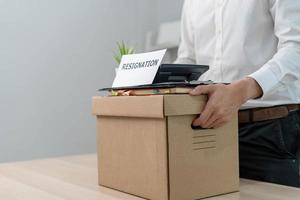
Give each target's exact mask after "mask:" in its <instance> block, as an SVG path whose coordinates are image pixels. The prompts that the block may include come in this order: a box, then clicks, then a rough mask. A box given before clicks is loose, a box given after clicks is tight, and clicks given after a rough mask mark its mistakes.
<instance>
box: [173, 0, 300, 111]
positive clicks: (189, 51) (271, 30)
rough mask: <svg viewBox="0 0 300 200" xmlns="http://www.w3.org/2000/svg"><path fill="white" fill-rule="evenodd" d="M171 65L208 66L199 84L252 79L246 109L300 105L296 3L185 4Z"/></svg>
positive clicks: (299, 0)
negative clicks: (257, 90)
mask: <svg viewBox="0 0 300 200" xmlns="http://www.w3.org/2000/svg"><path fill="white" fill-rule="evenodd" d="M181 30H182V31H181V32H182V33H181V44H180V47H179V51H178V59H177V61H176V63H185V64H187V63H189V64H206V65H209V66H210V69H209V71H207V72H206V73H205V74H204V75H203V76H202V77H201V78H200V80H213V81H215V82H228V83H230V82H232V81H234V80H238V79H241V78H243V77H246V76H250V77H252V78H254V79H255V80H256V81H257V82H258V84H259V85H260V86H261V88H262V90H263V96H262V97H261V98H259V99H256V100H250V101H248V102H247V103H246V105H244V106H243V107H244V108H248V107H268V106H274V105H283V104H293V103H300V0H185V3H184V7H183V14H182V26H181Z"/></svg>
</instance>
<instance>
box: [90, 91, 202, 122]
mask: <svg viewBox="0 0 300 200" xmlns="http://www.w3.org/2000/svg"><path fill="white" fill-rule="evenodd" d="M206 100H207V97H206V96H190V95H186V94H174V95H152V96H118V97H99V96H98V97H93V114H94V115H100V116H119V117H122V116H123V117H147V118H164V117H165V116H176V115H192V114H199V113H201V111H202V110H203V107H204V105H205V102H206Z"/></svg>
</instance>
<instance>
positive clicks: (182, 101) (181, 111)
mask: <svg viewBox="0 0 300 200" xmlns="http://www.w3.org/2000/svg"><path fill="white" fill-rule="evenodd" d="M206 102H207V96H205V95H201V96H190V95H187V94H183V95H178V94H176V95H165V96H164V115H165V116H177V115H196V114H199V113H201V112H202V110H203V109H204V106H205V104H206Z"/></svg>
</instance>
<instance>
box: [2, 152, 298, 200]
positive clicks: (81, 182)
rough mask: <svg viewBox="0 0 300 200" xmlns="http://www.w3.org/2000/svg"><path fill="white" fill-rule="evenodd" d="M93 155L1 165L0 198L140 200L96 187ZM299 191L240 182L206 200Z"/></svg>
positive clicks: (284, 199)
mask: <svg viewBox="0 0 300 200" xmlns="http://www.w3.org/2000/svg"><path fill="white" fill-rule="evenodd" d="M96 167H97V163H96V155H94V154H92V155H79V156H70V157H61V158H53V159H45V160H35V161H25V162H16V163H7V164H6V163H5V164H0V199H5V200H69V199H70V200H142V199H141V198H138V197H134V196H131V195H128V194H125V193H121V192H117V191H114V190H111V189H108V188H104V187H100V186H98V185H97V169H96ZM299 199H300V189H298V188H292V187H285V186H280V185H275V184H269V183H262V182H256V181H249V180H243V179H242V180H241V182H240V192H238V193H232V194H228V195H222V196H218V197H213V198H208V199H207V200H299Z"/></svg>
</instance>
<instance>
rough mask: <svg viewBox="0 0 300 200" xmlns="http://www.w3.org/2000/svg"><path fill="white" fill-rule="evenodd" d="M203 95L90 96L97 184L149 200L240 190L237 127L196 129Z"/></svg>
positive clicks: (177, 199)
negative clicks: (195, 125) (95, 119)
mask: <svg viewBox="0 0 300 200" xmlns="http://www.w3.org/2000/svg"><path fill="white" fill-rule="evenodd" d="M205 103H206V97H205V96H198V97H192V96H189V95H157V96H156V95H154V96H127V97H94V98H93V113H94V115H96V116H97V145H98V169H99V184H100V185H103V186H106V187H109V188H114V189H116V190H119V191H123V192H126V193H130V194H133V195H136V196H140V197H144V198H147V199H153V200H192V199H199V198H204V197H209V196H214V195H219V194H224V193H230V192H234V191H238V187H239V168H238V123H237V116H235V117H234V118H233V119H232V121H231V122H230V123H228V124H227V125H225V126H224V127H221V128H218V129H204V130H194V129H192V128H191V123H192V120H193V119H194V118H195V117H196V116H197V115H198V114H199V113H201V111H202V109H203V107H204V105H205Z"/></svg>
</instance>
